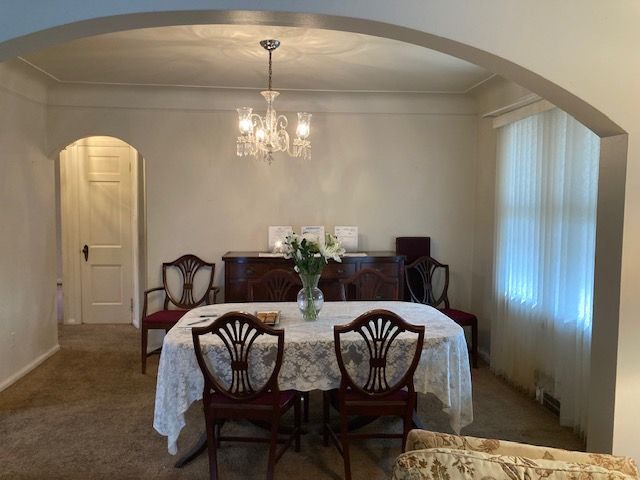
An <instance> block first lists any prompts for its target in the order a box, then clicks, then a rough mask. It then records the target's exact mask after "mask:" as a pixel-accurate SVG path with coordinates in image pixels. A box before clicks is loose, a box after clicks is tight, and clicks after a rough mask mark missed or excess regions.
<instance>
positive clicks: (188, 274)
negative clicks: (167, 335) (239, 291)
mask: <svg viewBox="0 0 640 480" xmlns="http://www.w3.org/2000/svg"><path fill="white" fill-rule="evenodd" d="M215 270H216V265H215V263H209V262H205V261H204V260H201V259H200V258H198V257H196V256H195V255H191V254H187V255H183V256H181V257H180V258H178V259H176V260H174V261H172V262H165V263H163V264H162V286H161V287H155V288H150V289H149V290H146V291H145V292H144V304H143V307H142V321H141V326H140V330H141V332H140V333H141V336H142V338H141V348H140V353H141V363H142V373H143V374H144V373H145V372H146V371H147V357H148V356H149V355H152V354H154V353H158V352H159V350H155V351H153V352H150V353H147V341H148V337H149V330H164V331H165V332H168V331H169V330H170V329H171V327H173V326H174V325H175V324H176V323H178V320H180V319H181V318H182V316H183V315H184V314H185V313H187V311H188V310H191V309H192V308H195V307H197V306H200V305H203V304H206V305H209V304H212V303H215V302H216V296H217V294H218V292H219V291H220V289H219V288H218V287H214V286H213V275H214V273H215ZM173 272H175V273H176V274H177V277H178V280H177V282H175V283H176V286H175V288H172V282H171V281H170V278H169V276H170V274H171V273H173ZM207 272H208V274H207ZM196 283H197V284H200V283H202V285H201V287H202V288H200V289H199V290H198V289H196V287H197V286H198V285H196ZM153 292H163V294H164V298H163V301H162V308H161V309H160V310H158V311H156V312H153V313H149V312H148V308H149V294H150V293H153Z"/></svg>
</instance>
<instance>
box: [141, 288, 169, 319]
mask: <svg viewBox="0 0 640 480" xmlns="http://www.w3.org/2000/svg"><path fill="white" fill-rule="evenodd" d="M158 290H162V291H164V287H155V288H150V289H149V290H145V291H144V303H143V304H142V318H144V317H146V316H147V305H148V302H149V294H150V293H152V292H157V291H158Z"/></svg>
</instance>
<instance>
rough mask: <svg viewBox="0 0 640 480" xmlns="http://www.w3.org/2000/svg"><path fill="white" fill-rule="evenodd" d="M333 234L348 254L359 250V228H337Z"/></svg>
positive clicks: (334, 228)
mask: <svg viewBox="0 0 640 480" xmlns="http://www.w3.org/2000/svg"><path fill="white" fill-rule="evenodd" d="M333 233H334V234H335V236H336V238H337V239H338V241H339V242H340V245H342V247H343V248H344V249H345V250H346V251H347V252H355V251H357V250H358V227H356V226H352V227H348V226H335V227H333Z"/></svg>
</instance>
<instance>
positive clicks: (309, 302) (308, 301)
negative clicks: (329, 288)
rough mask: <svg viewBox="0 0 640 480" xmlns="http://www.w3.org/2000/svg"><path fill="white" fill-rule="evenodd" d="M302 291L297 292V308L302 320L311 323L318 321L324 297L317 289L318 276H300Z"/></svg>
mask: <svg viewBox="0 0 640 480" xmlns="http://www.w3.org/2000/svg"><path fill="white" fill-rule="evenodd" d="M300 280H302V289H301V290H300V291H299V292H298V308H299V309H300V311H301V312H302V318H304V319H305V320H309V321H313V320H317V319H318V313H320V310H321V309H322V306H323V305H324V295H323V294H322V291H321V290H320V289H319V288H318V281H319V280H320V274H317V275H305V274H303V273H301V274H300Z"/></svg>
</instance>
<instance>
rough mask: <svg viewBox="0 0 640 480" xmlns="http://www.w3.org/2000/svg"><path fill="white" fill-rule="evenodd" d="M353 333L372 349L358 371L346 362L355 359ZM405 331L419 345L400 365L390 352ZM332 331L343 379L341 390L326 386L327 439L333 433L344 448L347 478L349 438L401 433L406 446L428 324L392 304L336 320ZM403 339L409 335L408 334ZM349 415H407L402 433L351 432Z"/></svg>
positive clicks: (325, 442)
mask: <svg viewBox="0 0 640 480" xmlns="http://www.w3.org/2000/svg"><path fill="white" fill-rule="evenodd" d="M353 333H355V334H357V335H356V336H359V337H361V338H362V340H364V343H365V344H366V348H365V349H364V351H365V352H368V354H367V353H365V359H364V360H363V361H360V362H358V366H359V368H360V369H363V370H364V372H360V373H361V374H360V375H358V371H356V372H354V371H353V370H351V368H347V363H350V364H352V362H347V361H345V351H346V350H348V349H350V348H351V347H352V346H353V345H352V343H353V339H352V338H349V340H347V341H346V343H345V342H344V341H343V337H345V336H347V335H349V334H353ZM403 333H408V334H410V335H412V336H413V339H412V340H413V341H412V345H415V351H413V354H410V355H409V354H408V355H407V356H406V357H405V358H404V360H405V362H404V363H403V364H402V365H401V366H398V365H397V364H394V365H392V363H393V362H394V361H397V359H394V358H390V357H389V353H390V352H392V351H393V344H394V343H395V342H399V339H398V336H399V335H400V334H403ZM333 336H334V344H335V351H336V358H337V361H338V367H339V368H340V373H341V380H340V388H339V389H338V390H337V391H336V390H333V391H330V392H323V393H324V402H323V420H324V432H323V433H324V444H325V445H328V443H329V438H331V439H332V440H333V441H334V443H335V445H336V446H337V447H338V450H339V451H340V452H341V453H342V457H343V460H344V471H345V479H346V480H350V479H351V463H350V458H349V443H350V441H351V440H352V439H356V438H402V451H404V447H405V442H406V440H407V434H408V433H409V430H410V429H411V428H412V426H413V411H414V409H415V407H416V392H415V388H414V385H413V375H414V373H415V371H416V367H417V366H418V362H419V361H420V355H421V353H422V346H423V343H424V326H423V325H412V324H410V323H408V322H406V321H405V320H404V319H402V318H401V317H400V316H398V315H396V314H395V313H393V312H391V311H389V310H382V309H378V310H372V311H370V312H367V313H364V314H363V315H361V316H359V317H358V318H356V319H355V320H354V321H353V322H351V323H349V324H347V325H336V326H335V327H334V330H333ZM352 337H353V335H352ZM403 341H407V339H406V337H405V338H403ZM410 351H411V349H409V352H410ZM367 356H368V358H367ZM350 370H351V371H350ZM394 370H398V371H394ZM394 380H395V381H394ZM390 381H391V382H393V383H389V382H390ZM332 404H333V406H334V407H335V408H336V409H337V410H338V411H339V413H340V433H339V434H336V433H335V432H334V430H333V428H332V426H331V423H330V410H331V405H332ZM349 416H363V417H383V416H398V417H401V418H402V419H403V429H402V433H399V434H391V433H366V434H365V433H352V432H350V431H349V427H348V424H347V420H348V417H349Z"/></svg>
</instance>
